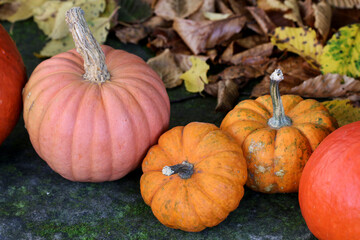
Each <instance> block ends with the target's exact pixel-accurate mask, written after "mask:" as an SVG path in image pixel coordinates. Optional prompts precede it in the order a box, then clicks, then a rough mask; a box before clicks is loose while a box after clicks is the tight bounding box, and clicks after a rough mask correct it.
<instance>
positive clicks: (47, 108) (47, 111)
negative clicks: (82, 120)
mask: <svg viewBox="0 0 360 240" xmlns="http://www.w3.org/2000/svg"><path fill="white" fill-rule="evenodd" d="M75 83H77V82H72V83H70V84H68V85H66V87H69V86H70V85H72V84H75ZM83 86H84V85H83ZM80 87H81V84H80ZM85 89H87V88H86V87H85ZM63 90H64V88H62V89H60V90H59V91H58V92H57V93H56V94H55V95H54V96H53V97H52V98H51V100H50V101H49V103H48V104H47V105H46V107H45V108H44V110H43V115H42V118H41V120H40V121H39V129H38V130H37V132H38V133H39V136H40V135H41V132H42V131H44V130H42V126H44V124H42V122H43V120H44V119H45V116H46V115H47V114H48V113H49V109H51V105H52V104H53V103H54V102H55V99H56V98H57V97H59V96H60V95H61V94H62V93H63V92H64V91H63ZM38 96H40V94H39V95H38ZM73 96H76V95H75V94H73V95H71V98H72V97H73ZM83 96H84V95H83ZM83 96H81V98H82V99H83ZM82 99H81V100H80V101H79V102H81V101H82ZM68 103H70V101H68ZM65 108H66V106H65V107H64V108H63V109H65ZM74 122H76V118H75V121H74ZM74 128H75V124H74ZM71 136H72V137H71V141H73V137H74V134H72V135H71ZM37 141H38V142H39V140H37ZM69 146H71V148H72V143H71V144H69ZM38 147H39V152H40V153H42V150H41V144H38ZM69 152H70V154H71V157H70V163H71V165H70V166H71V168H70V169H71V175H72V177H73V178H74V173H73V167H72V149H70V151H69ZM49 165H50V164H49Z"/></svg>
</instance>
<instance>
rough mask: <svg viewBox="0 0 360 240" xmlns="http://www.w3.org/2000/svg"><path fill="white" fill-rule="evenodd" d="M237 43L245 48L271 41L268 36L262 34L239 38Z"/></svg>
mask: <svg viewBox="0 0 360 240" xmlns="http://www.w3.org/2000/svg"><path fill="white" fill-rule="evenodd" d="M235 42H236V44H237V45H239V46H241V47H243V48H248V49H249V48H253V47H256V46H257V45H260V44H263V43H266V42H269V38H268V37H267V36H261V35H250V36H248V37H245V38H240V39H237V40H236V41H235Z"/></svg>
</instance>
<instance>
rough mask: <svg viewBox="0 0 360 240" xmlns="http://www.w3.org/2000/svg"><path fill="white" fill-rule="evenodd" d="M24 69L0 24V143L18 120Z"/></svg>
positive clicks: (15, 49)
mask: <svg viewBox="0 0 360 240" xmlns="http://www.w3.org/2000/svg"><path fill="white" fill-rule="evenodd" d="M25 82H26V71H25V66H24V63H23V61H22V58H21V55H20V53H19V51H18V49H17V48H16V45H15V42H14V41H13V40H12V39H11V37H10V36H9V34H8V33H7V32H6V30H5V29H4V27H3V26H2V25H0V144H1V143H2V142H3V141H4V140H5V138H6V137H7V136H8V135H9V134H10V132H11V131H12V130H13V128H14V127H15V125H16V123H17V121H18V120H19V115H20V112H21V108H22V98H21V91H22V89H23V87H24V85H25Z"/></svg>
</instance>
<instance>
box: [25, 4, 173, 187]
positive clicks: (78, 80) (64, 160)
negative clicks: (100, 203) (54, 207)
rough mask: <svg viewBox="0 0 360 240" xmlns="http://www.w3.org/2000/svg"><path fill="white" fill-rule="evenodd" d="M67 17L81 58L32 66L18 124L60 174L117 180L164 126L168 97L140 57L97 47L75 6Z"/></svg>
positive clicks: (57, 59) (75, 55)
mask: <svg viewBox="0 0 360 240" xmlns="http://www.w3.org/2000/svg"><path fill="white" fill-rule="evenodd" d="M67 21H68V23H69V25H70V30H71V31H72V33H73V37H74V41H75V44H76V48H77V51H78V52H80V54H81V55H82V56H80V55H79V54H78V53H77V52H76V51H75V50H71V51H69V52H65V53H62V54H59V55H57V56H54V57H52V58H50V59H48V60H45V61H43V62H42V63H41V64H39V66H38V67H37V68H36V69H35V70H34V72H33V74H32V75H31V77H30V79H29V82H28V83H27V85H26V87H25V89H24V93H23V99H24V120H25V125H26V128H27V130H28V132H29V136H30V140H31V143H32V144H33V146H34V148H35V150H36V152H37V153H38V154H39V156H40V157H41V158H42V159H44V160H45V161H46V162H47V163H48V164H49V166H50V167H51V168H52V169H53V170H55V171H56V172H58V173H59V174H61V175H62V176H63V177H65V178H67V179H69V180H73V181H92V182H99V181H111V180H115V179H119V178H121V177H123V176H124V175H126V174H127V173H128V172H130V171H132V170H133V169H135V168H136V167H138V166H139V165H140V163H141V160H142V159H143V157H144V156H145V154H146V152H147V150H148V148H149V147H150V146H151V145H153V144H155V143H156V141H157V139H158V137H159V136H160V135H161V133H162V132H163V131H165V130H166V129H167V127H168V123H169V116H170V104H169V98H168V95H167V93H166V89H165V87H164V85H163V83H162V80H161V79H160V78H159V76H158V75H157V74H156V73H155V72H154V71H153V70H152V69H151V68H150V67H149V66H148V65H147V64H146V63H145V62H144V61H143V60H142V59H141V58H139V57H137V56H135V55H133V54H130V53H127V52H125V51H121V50H116V49H113V48H111V47H108V46H102V47H101V48H100V46H99V44H98V43H97V42H96V40H95V39H94V38H93V36H92V35H91V33H90V30H89V29H88V27H87V26H86V22H85V20H84V18H83V16H82V11H81V9H80V8H73V9H71V10H70V11H69V12H68V13H67ZM83 58H84V60H85V61H84V60H83ZM84 68H85V69H84Z"/></svg>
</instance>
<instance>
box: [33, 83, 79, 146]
mask: <svg viewBox="0 0 360 240" xmlns="http://www.w3.org/2000/svg"><path fill="white" fill-rule="evenodd" d="M75 83H77V82H70V83H69V84H67V85H65V86H64V87H63V88H61V89H60V90H59V91H57V92H56V94H55V95H53V96H52V97H51V99H50V101H46V105H44V109H43V111H42V116H41V118H40V121H39V123H38V128H37V130H36V132H40V127H41V123H42V121H43V119H44V117H45V114H46V112H47V111H48V109H49V107H50V105H51V104H52V103H53V101H54V99H55V98H56V97H57V95H58V94H60V92H61V91H62V90H63V89H64V88H68V87H70V86H71V85H73V84H75ZM45 90H46V89H45V88H42V90H41V91H40V92H39V93H38V94H37V95H36V98H35V99H34V100H33V101H32V104H31V105H30V107H29V109H28V112H27V119H26V122H28V121H29V118H30V112H31V107H32V105H33V104H34V103H35V102H36V101H37V100H38V99H39V97H40V96H41V95H42V94H43V93H44V92H45ZM31 113H32V112H31ZM36 141H37V142H39V139H37V140H36ZM39 151H40V152H41V150H40V145H39Z"/></svg>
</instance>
